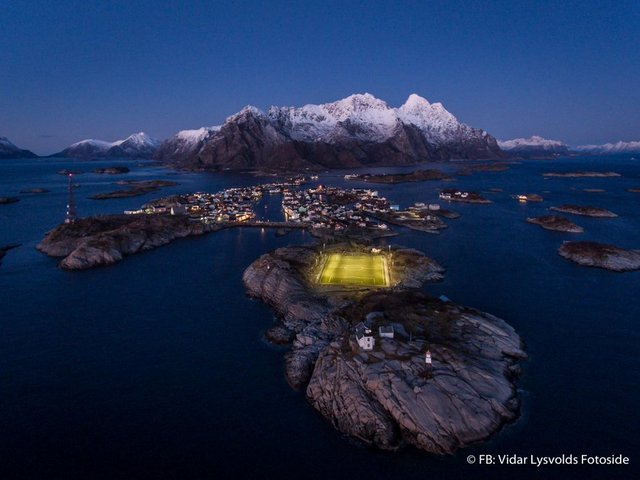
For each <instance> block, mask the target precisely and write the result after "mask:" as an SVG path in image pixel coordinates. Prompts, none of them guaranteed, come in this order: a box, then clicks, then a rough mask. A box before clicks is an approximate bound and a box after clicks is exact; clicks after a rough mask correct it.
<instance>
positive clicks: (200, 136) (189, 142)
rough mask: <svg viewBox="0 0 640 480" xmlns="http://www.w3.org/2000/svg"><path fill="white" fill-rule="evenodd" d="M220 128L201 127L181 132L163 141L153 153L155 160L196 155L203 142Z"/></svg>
mask: <svg viewBox="0 0 640 480" xmlns="http://www.w3.org/2000/svg"><path fill="white" fill-rule="evenodd" d="M218 130H220V127H219V126H218V127H202V128H198V129H197V130H182V131H180V132H178V133H176V134H175V135H174V136H173V137H171V138H169V139H167V140H165V141H164V142H162V144H161V145H160V146H159V147H158V150H157V151H156V153H155V156H156V157H157V158H163V159H170V158H187V157H191V156H193V155H196V154H197V153H198V152H199V151H200V149H201V148H202V147H203V146H204V144H205V142H206V141H207V140H208V139H209V138H210V137H211V136H212V135H213V134H214V133H216V132H217V131H218Z"/></svg>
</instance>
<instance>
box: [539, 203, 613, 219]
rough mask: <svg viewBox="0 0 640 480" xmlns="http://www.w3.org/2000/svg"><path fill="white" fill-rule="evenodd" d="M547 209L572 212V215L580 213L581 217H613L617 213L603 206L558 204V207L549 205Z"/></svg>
mask: <svg viewBox="0 0 640 480" xmlns="http://www.w3.org/2000/svg"><path fill="white" fill-rule="evenodd" d="M549 210H554V211H556V212H562V213H572V214H574V215H582V216H583V217H596V218H615V217H617V216H618V215H617V214H615V213H613V212H611V211H609V210H605V209H604V208H598V207H589V206H583V205H560V206H559V207H549Z"/></svg>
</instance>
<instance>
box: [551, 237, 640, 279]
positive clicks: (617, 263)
mask: <svg viewBox="0 0 640 480" xmlns="http://www.w3.org/2000/svg"><path fill="white" fill-rule="evenodd" d="M558 254H559V255H560V256H562V257H564V258H567V259H569V260H571V261H573V262H575V263H578V264H580V265H585V266H587V267H598V268H604V269H605V270H612V271H614V272H626V271H631V270H640V250H625V249H622V248H619V247H616V246H614V245H609V244H606V243H597V242H565V243H563V244H562V245H561V246H560V248H559V249H558Z"/></svg>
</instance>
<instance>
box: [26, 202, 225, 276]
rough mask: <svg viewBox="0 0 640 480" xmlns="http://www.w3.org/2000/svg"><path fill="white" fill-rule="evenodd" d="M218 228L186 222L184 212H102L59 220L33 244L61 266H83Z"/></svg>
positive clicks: (72, 268)
mask: <svg viewBox="0 0 640 480" xmlns="http://www.w3.org/2000/svg"><path fill="white" fill-rule="evenodd" d="M220 228H222V227H221V226H217V225H205V224H203V223H201V222H190V221H189V218H188V217H187V216H184V215H176V216H174V215H144V214H141V215H105V216H96V217H88V218H80V219H78V220H76V221H75V222H74V223H63V224H61V225H59V226H58V227H56V228H54V229H53V230H51V231H50V232H48V233H47V235H46V236H45V238H44V239H43V240H42V241H41V242H40V243H39V244H38V245H37V247H36V248H37V249H38V250H40V251H41V252H43V253H46V254H47V255H49V256H51V257H59V258H62V261H61V262H60V267H61V268H63V269H65V270H85V269H88V268H93V267H98V266H103V265H110V264H112V263H116V262H119V261H120V260H122V258H123V257H124V256H125V255H131V254H134V253H138V252H142V251H146V250H152V249H154V248H156V247H159V246H161V245H166V244H167V243H170V242H172V241H173V240H175V239H177V238H183V237H188V236H191V235H201V234H203V233H206V232H209V231H214V230H218V229H220Z"/></svg>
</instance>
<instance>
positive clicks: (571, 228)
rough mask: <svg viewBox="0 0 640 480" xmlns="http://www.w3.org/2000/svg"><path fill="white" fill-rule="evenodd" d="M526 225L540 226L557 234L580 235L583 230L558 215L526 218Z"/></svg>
mask: <svg viewBox="0 0 640 480" xmlns="http://www.w3.org/2000/svg"><path fill="white" fill-rule="evenodd" d="M527 222H528V223H533V224H534V225H540V226H541V227H542V228H544V229H547V230H554V231H557V232H569V233H582V232H584V228H582V227H581V226H579V225H576V224H575V223H573V222H572V221H570V220H568V219H566V218H564V217H561V216H559V215H546V216H543V217H530V218H527Z"/></svg>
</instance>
